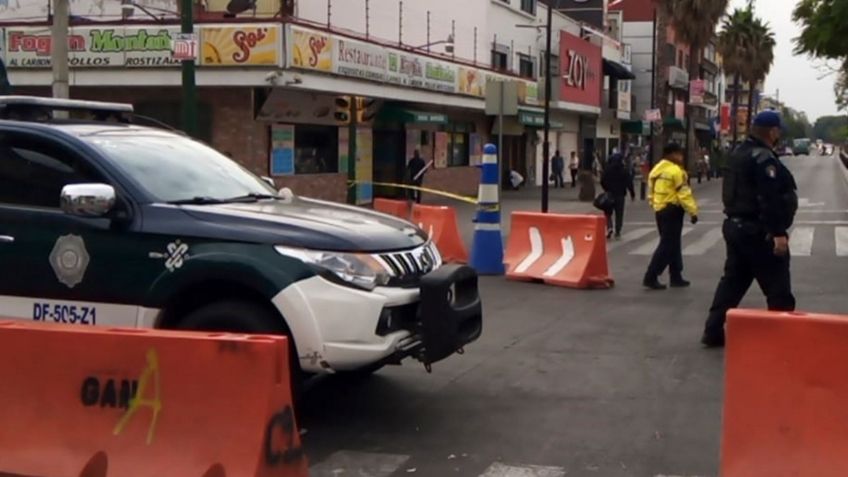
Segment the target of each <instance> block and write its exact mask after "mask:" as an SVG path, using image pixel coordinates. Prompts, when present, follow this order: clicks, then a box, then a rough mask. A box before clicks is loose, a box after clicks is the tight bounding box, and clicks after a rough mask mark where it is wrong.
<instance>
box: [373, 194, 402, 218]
mask: <svg viewBox="0 0 848 477" xmlns="http://www.w3.org/2000/svg"><path fill="white" fill-rule="evenodd" d="M374 210H376V211H377V212H382V213H384V214H389V215H394V216H395V217H400V218H401V219H403V220H409V202H408V201H405V200H393V199H380V198H375V199H374Z"/></svg>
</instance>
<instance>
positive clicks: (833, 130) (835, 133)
mask: <svg viewBox="0 0 848 477" xmlns="http://www.w3.org/2000/svg"><path fill="white" fill-rule="evenodd" d="M846 131H848V117H845V116H822V117H820V118H818V119H817V120H816V124H815V125H814V126H813V136H814V137H815V138H816V139H821V140H823V141H824V142H827V143H831V144H839V143H842V142H843V141H845V139H846V137H845V133H846Z"/></svg>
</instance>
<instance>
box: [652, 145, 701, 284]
mask: <svg viewBox="0 0 848 477" xmlns="http://www.w3.org/2000/svg"><path fill="white" fill-rule="evenodd" d="M648 188H649V189H648V191H649V192H648V200H650V204H651V207H653V209H654V212H655V214H656V219H657V228H658V229H659V232H660V243H659V245H658V246H657V249H656V250H655V251H654V256H653V257H652V258H651V263H650V264H649V265H648V271H647V272H646V273H645V279H644V280H643V281H642V284H643V285H644V286H645V287H647V288H649V289H651V290H665V289H666V288H667V287H666V286H665V285H664V284H662V283H660V281H659V276H660V275H662V273H663V272H665V269H666V268H668V269H669V275H670V276H671V281H670V285H671V286H672V287H675V288H682V287H688V286H689V285H690V283H689V282H688V281H686V280H685V279H684V278H683V251H682V249H681V248H682V246H681V239H682V236H683V218H684V216H685V215H686V213H687V212H688V213H689V215H690V216H692V224H693V225H694V224H696V223H698V203H697V202H696V201H695V197H694V196H693V195H692V189H691V188H689V176H688V175H687V174H686V171H685V170H684V169H683V147H682V146H680V145H679V144H676V143H672V144H669V145H668V146H666V147H665V149H663V159H662V160H661V161H660V162H658V163H657V165H656V166H654V168H653V169H652V170H651V174H650V175H649V176H648Z"/></svg>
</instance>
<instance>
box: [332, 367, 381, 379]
mask: <svg viewBox="0 0 848 477" xmlns="http://www.w3.org/2000/svg"><path fill="white" fill-rule="evenodd" d="M385 366H386V365H385V363H374V364H369V365H368V366H363V367H361V368H359V369H354V370H351V371H338V372H336V374H337V375H338V376H339V377H342V378H346V379H353V380H356V379H366V378H370V377H371V376H373V375H374V373H376V372H377V371H379V370H381V369H383V368H384V367H385Z"/></svg>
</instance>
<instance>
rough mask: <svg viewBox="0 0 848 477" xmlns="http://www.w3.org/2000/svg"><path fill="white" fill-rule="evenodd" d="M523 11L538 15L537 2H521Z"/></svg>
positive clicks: (534, 0)
mask: <svg viewBox="0 0 848 477" xmlns="http://www.w3.org/2000/svg"><path fill="white" fill-rule="evenodd" d="M521 11H522V12H525V13H529V14H531V15H535V14H536V0H521Z"/></svg>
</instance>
